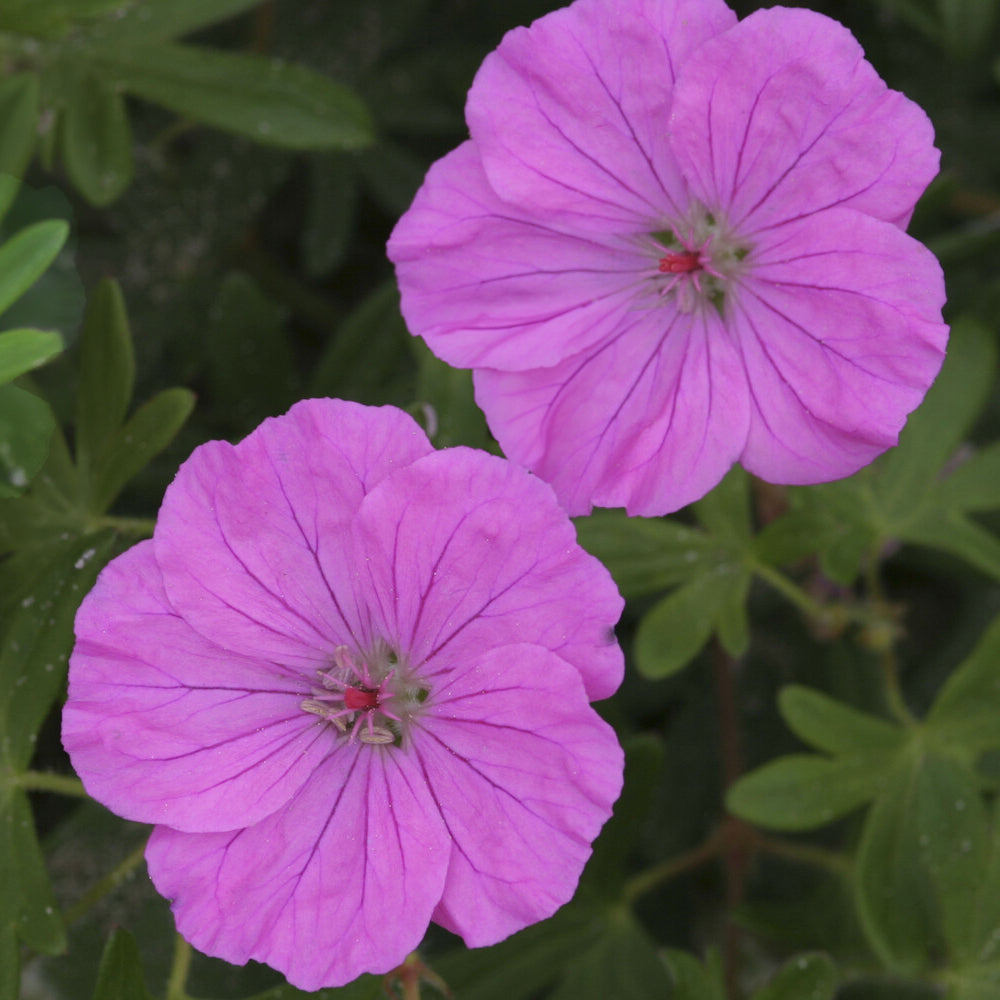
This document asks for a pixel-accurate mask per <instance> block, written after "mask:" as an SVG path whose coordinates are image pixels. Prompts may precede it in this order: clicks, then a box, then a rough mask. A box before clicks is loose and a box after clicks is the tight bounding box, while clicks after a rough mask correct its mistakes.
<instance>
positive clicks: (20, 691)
mask: <svg viewBox="0 0 1000 1000" xmlns="http://www.w3.org/2000/svg"><path fill="white" fill-rule="evenodd" d="M115 545H116V541H115V536H114V534H113V533H112V532H110V531H101V532H97V533H94V534H89V535H84V536H76V537H71V538H69V539H68V540H65V541H63V540H56V541H54V542H53V543H52V544H51V545H50V546H49V548H48V550H47V552H46V554H45V557H44V560H45V561H44V563H43V564H42V566H41V567H40V568H39V571H38V573H37V575H36V577H35V578H34V580H33V581H32V587H31V589H30V590H29V591H28V592H26V593H22V594H19V595H18V603H17V606H16V608H15V610H14V612H13V613H12V614H11V615H10V616H9V618H8V620H7V621H6V622H5V623H4V626H5V627H4V635H3V643H2V645H0V732H2V733H3V735H4V741H3V746H2V749H0V761H6V764H7V767H8V768H9V770H10V771H12V772H13V773H15V774H18V773H20V772H21V771H23V770H24V769H25V768H27V766H28V763H29V762H30V760H31V758H32V755H33V754H34V751H35V734H36V733H37V732H38V729H39V727H40V726H41V724H42V722H43V720H44V719H45V716H46V715H47V713H48V711H49V709H50V708H51V706H52V702H53V701H54V700H55V698H56V696H57V695H58V694H59V691H60V689H61V688H62V684H63V681H64V680H65V677H66V663H67V661H68V659H69V653H70V650H71V648H72V646H73V619H74V617H75V616H76V609H77V608H78V607H79V605H80V601H81V600H82V599H83V595H84V594H86V593H87V591H89V590H90V588H91V587H92V586H93V585H94V581H95V580H96V579H97V574H98V573H99V572H100V570H101V569H102V568H103V566H104V565H105V563H106V562H107V561H108V560H109V559H110V558H111V556H112V555H113V554H114V552H115ZM40 558H42V557H40Z"/></svg>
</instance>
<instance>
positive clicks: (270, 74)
mask: <svg viewBox="0 0 1000 1000" xmlns="http://www.w3.org/2000/svg"><path fill="white" fill-rule="evenodd" d="M101 61H102V62H104V63H105V64H106V73H107V74H108V76H109V77H110V78H112V79H113V80H115V82H116V83H117V84H118V85H119V86H121V87H123V88H124V89H125V90H127V91H128V92H129V93H130V94H134V95H135V96H136V97H141V98H143V99H144V100H147V101H153V102H154V103H156V104H162V105H163V106H164V107H166V108H169V109H170V110H171V111H173V112H175V113H176V114H179V115H184V116H185V117H187V118H191V119H193V120H194V121H199V122H204V123H205V124H207V125H212V126H215V127H216V128H221V129H224V130H226V131H229V132H235V133H237V134H238V135H245V136H248V137H249V138H251V139H254V140H255V141H257V142H260V143H264V144H265V145H269V146H280V147H283V148H287V149H360V148H362V147H363V146H366V145H368V144H369V143H370V142H371V141H372V139H373V132H372V125H371V119H370V116H369V114H368V110H367V108H366V107H365V106H364V104H363V103H362V101H361V99H360V98H359V97H357V96H356V95H355V94H354V93H353V92H352V91H351V90H349V89H348V88H347V87H345V86H343V85H342V84H338V83H335V82H334V81H333V80H330V79H329V78H327V77H325V76H321V75H320V74H319V73H314V72H312V71H311V70H308V69H305V68H304V67H302V66H293V65H290V64H287V63H282V62H280V61H278V60H274V59H267V58H265V57H263V56H257V55H251V54H243V53H233V52H215V51H213V50H211V49H206V48H200V47H196V46H192V45H172V44H161V45H136V46H123V47H121V48H113V49H107V50H102V51H101Z"/></svg>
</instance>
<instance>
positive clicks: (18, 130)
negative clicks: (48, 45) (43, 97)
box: [0, 73, 39, 215]
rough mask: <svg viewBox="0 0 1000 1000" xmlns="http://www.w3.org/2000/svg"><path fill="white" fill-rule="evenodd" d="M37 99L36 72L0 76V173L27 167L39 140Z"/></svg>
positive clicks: (15, 173) (14, 172)
mask: <svg viewBox="0 0 1000 1000" xmlns="http://www.w3.org/2000/svg"><path fill="white" fill-rule="evenodd" d="M38 102H39V85H38V76H37V75H36V74H34V73H12V74H11V75H10V76H7V77H5V78H4V79H0V174H12V175H13V176H15V177H21V176H22V175H23V174H24V171H25V170H27V168H28V164H29V163H30V162H31V155H32V153H33V152H34V151H35V143H36V142H37V140H38ZM2 202H3V199H2V198H0V204H2ZM0 215H3V212H2V211H0Z"/></svg>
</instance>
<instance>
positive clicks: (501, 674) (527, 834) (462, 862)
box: [414, 645, 623, 947]
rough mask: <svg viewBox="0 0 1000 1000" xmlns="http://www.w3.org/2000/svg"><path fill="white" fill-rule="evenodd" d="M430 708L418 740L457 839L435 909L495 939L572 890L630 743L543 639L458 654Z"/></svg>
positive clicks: (444, 918) (448, 921)
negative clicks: (459, 661)
mask: <svg viewBox="0 0 1000 1000" xmlns="http://www.w3.org/2000/svg"><path fill="white" fill-rule="evenodd" d="M426 708H427V710H428V715H427V716H426V717H425V718H424V719H423V720H422V730H423V731H420V732H418V733H417V734H416V737H415V738H414V752H415V753H416V755H417V756H418V758H419V761H420V765H421V768H422V770H423V774H424V776H425V778H426V781H427V783H428V785H429V786H430V788H431V794H432V795H433V797H434V800H435V802H436V803H437V804H438V808H439V809H440V812H441V815H442V816H443V817H444V821H445V824H446V826H447V829H448V835H449V838H450V841H451V863H450V865H449V867H448V881H447V883H446V885H445V888H444V895H443V897H442V899H441V903H440V904H439V906H438V907H437V909H436V910H435V912H434V920H435V921H436V922H437V923H440V924H442V925H443V926H444V927H447V928H448V929H449V930H451V931H453V932H455V933H456V934H460V935H461V936H462V938H463V939H464V940H465V943H466V944H468V945H470V946H471V947H478V946H481V945H487V944H492V943H494V942H495V941H499V940H501V939H502V938H504V937H506V936H507V935H508V934H512V933H513V932H514V931H517V930H520V929H521V928H522V927H525V926H527V925H528V924H531V923H534V922H535V921H537V920H542V919H544V918H545V917H548V916H551V915H552V913H554V912H555V911H556V910H557V909H558V908H559V907H560V906H562V905H563V904H564V903H566V902H568V901H569V899H570V898H572V896H573V893H574V892H575V891H576V886H577V882H578V881H579V878H580V872H581V871H582V870H583V866H584V864H585V863H586V861H587V859H588V857H589V856H590V844H591V841H593V839H594V837H596V836H597V833H598V831H599V830H600V828H601V826H602V825H603V823H604V822H605V821H606V820H607V818H608V817H609V816H610V814H611V805H612V803H613V802H614V801H615V799H617V798H618V794H619V792H620V791H621V784H622V766H623V757H622V752H621V748H620V747H619V746H618V742H617V740H616V739H615V735H614V731H613V730H612V729H611V727H610V726H608V725H607V723H605V722H604V721H603V720H602V719H601V718H600V717H599V716H598V715H597V713H596V712H594V711H593V709H591V707H590V706H589V705H588V704H587V700H586V694H585V693H584V691H583V688H582V687H581V685H580V683H579V680H578V678H577V677H576V675H575V674H574V672H573V670H572V668H570V667H568V666H567V665H566V664H565V663H563V662H562V661H561V660H560V659H559V658H558V657H556V656H553V655H552V654H551V653H550V652H549V651H548V650H545V649H541V648H539V647H537V646H527V645H520V646H509V647H506V648H500V649H491V650H489V651H488V652H486V653H484V654H483V655H482V656H481V657H479V658H477V659H475V660H471V661H469V662H468V663H467V664H465V665H463V667H458V666H456V670H455V672H454V673H453V674H452V675H451V676H450V677H449V678H448V681H447V684H446V685H445V686H444V687H443V688H442V689H435V690H434V692H433V693H432V695H431V696H430V697H429V698H428V701H427V705H426Z"/></svg>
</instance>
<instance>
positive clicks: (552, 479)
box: [475, 305, 749, 516]
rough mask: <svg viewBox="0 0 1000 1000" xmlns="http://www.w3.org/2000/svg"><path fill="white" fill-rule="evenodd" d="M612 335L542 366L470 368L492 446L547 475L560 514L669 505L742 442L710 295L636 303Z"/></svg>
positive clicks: (692, 491) (738, 401)
mask: <svg viewBox="0 0 1000 1000" xmlns="http://www.w3.org/2000/svg"><path fill="white" fill-rule="evenodd" d="M615 334H616V335H615V336H614V339H610V340H609V341H608V342H607V343H606V344H604V345H603V346H601V347H599V348H595V349H592V350H590V351H585V352H583V353H581V354H579V355H577V356H576V357H574V358H570V359H569V360H567V361H565V362H564V363H563V364H561V365H557V366H555V367H553V368H546V369H538V370H536V371H530V372H513V373H508V372H496V371H489V370H479V371H477V372H476V373H475V384H476V400H477V402H478V403H479V405H480V407H482V409H483V411H484V412H485V413H486V415H487V419H488V420H489V424H490V428H491V430H492V431H493V433H494V435H495V436H496V438H497V440H498V441H499V442H500V446H501V447H502V448H503V450H504V453H505V454H506V455H507V456H508V457H509V458H512V459H514V460H515V461H518V462H521V463H523V464H524V465H526V466H528V467H529V468H530V469H531V470H532V471H533V472H535V473H536V474H537V475H539V476H541V477H542V478H543V479H545V480H546V481H547V482H549V483H551V484H552V487H553V488H554V489H555V491H556V494H557V496H558V497H559V499H560V501H561V502H562V504H563V506H564V507H565V508H566V509H567V511H568V512H569V513H570V514H571V515H577V514H589V513H590V510H591V507H592V506H593V505H597V506H601V507H625V508H626V509H627V510H628V512H629V514H634V515H644V516H653V515H658V514H665V513H669V512H670V511H673V510H677V509H678V508H680V507H683V506H684V505H685V504H688V503H690V502H691V501H693V500H696V499H698V498H699V497H701V496H703V495H704V494H705V493H706V492H707V491H708V490H710V489H711V488H712V487H713V486H715V484H716V483H718V482H719V480H720V479H722V477H723V476H724V475H725V473H726V471H727V470H728V469H729V467H730V466H731V465H732V464H733V462H734V461H736V460H737V458H738V457H739V455H740V452H741V451H742V450H743V446H744V444H745V442H746V435H747V427H748V419H749V411H748V401H747V387H746V378H745V375H744V372H743V367H742V362H741V360H740V358H739V356H738V354H737V353H736V352H735V351H734V347H733V342H732V337H731V335H730V333H729V332H727V330H726V329H725V327H724V326H723V324H722V322H721V320H720V318H719V315H718V313H717V312H716V311H715V309H714V308H713V307H711V306H706V307H704V308H700V309H698V310H696V311H695V312H692V313H678V312H676V311H675V309H674V307H673V306H672V305H665V306H664V307H663V308H662V309H656V308H649V309H637V310H636V311H635V312H634V313H633V314H632V316H631V317H630V320H629V322H628V323H627V324H624V325H623V326H622V327H621V328H619V330H617V331H615Z"/></svg>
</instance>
